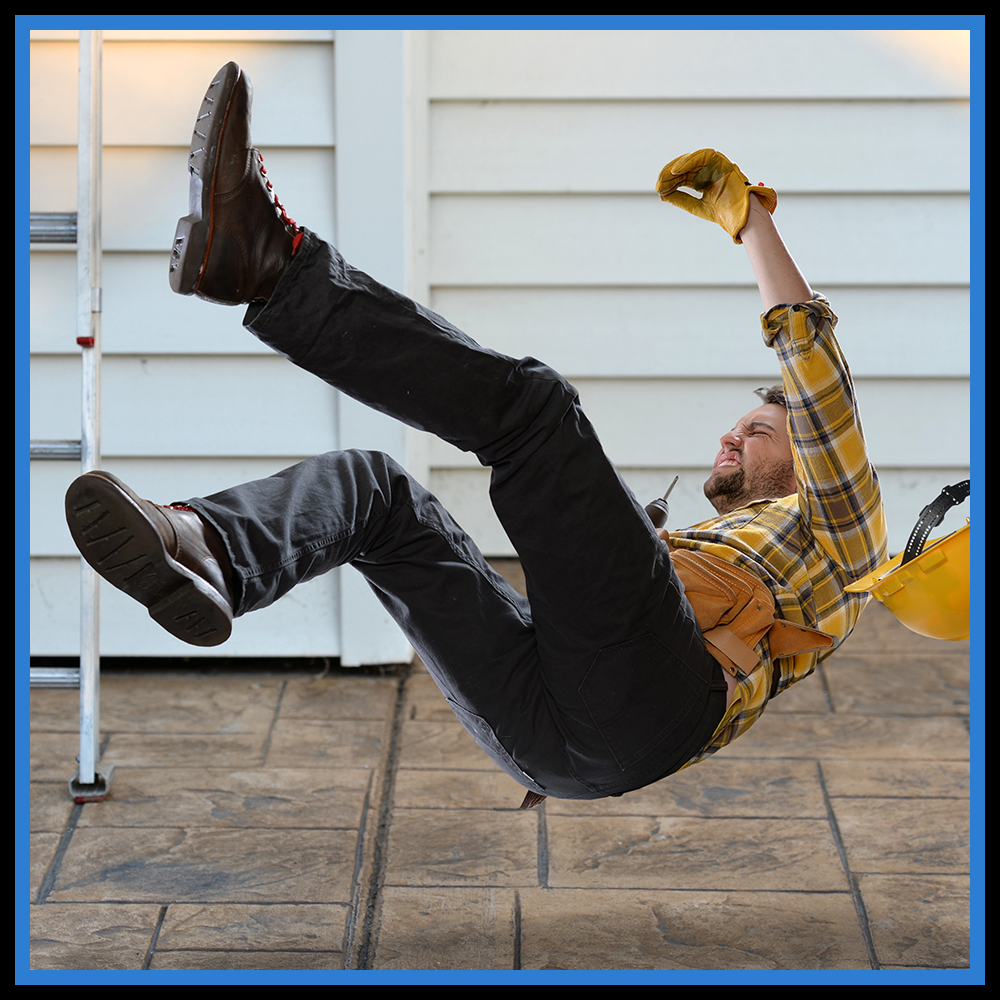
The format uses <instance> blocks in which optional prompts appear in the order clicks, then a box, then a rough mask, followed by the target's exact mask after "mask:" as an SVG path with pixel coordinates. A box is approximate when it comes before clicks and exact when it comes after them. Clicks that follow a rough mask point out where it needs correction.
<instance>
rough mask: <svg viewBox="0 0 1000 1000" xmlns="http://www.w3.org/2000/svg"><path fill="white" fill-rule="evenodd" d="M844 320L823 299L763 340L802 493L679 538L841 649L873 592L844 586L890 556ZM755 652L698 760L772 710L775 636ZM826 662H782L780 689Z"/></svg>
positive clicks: (768, 324) (796, 308) (779, 320)
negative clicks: (757, 586)
mask: <svg viewBox="0 0 1000 1000" xmlns="http://www.w3.org/2000/svg"><path fill="white" fill-rule="evenodd" d="M836 324H837V317H836V316H835V315H834V313H833V310H832V309H831V308H830V303H829V302H828V301H827V299H826V298H825V297H823V296H822V295H817V296H816V297H815V298H814V299H812V300H811V301H810V302H803V303H799V304H797V305H791V306H789V305H779V306H775V307H774V308H773V309H771V310H769V311H768V312H767V313H766V314H765V315H764V316H762V317H761V325H762V327H763V332H764V342H765V343H766V344H768V345H769V346H771V347H773V348H774V349H775V350H776V351H777V354H778V358H779V359H780V362H781V371H782V381H783V383H784V389H785V398H786V401H787V403H788V432H789V437H790V438H791V442H792V452H793V456H794V459H795V479H796V482H797V484H798V492H797V494H795V495H794V496H789V497H784V498H781V499H774V500H765V499H762V500H758V501H755V502H753V503H751V504H749V505H748V506H746V507H742V508H740V509H739V510H734V511H732V512H731V513H729V514H725V515H723V516H722V517H716V518H712V520H710V521H703V522H702V523H701V524H696V525H694V526H693V527H691V528H687V529H684V530H682V531H678V532H674V531H671V532H670V545H671V546H672V547H674V548H688V549H698V550H701V551H703V552H707V553H710V554H711V555H714V556H717V557H719V558H720V559H724V560H726V561H727V562H730V563H732V564H733V565H735V566H738V567H740V568H741V569H744V570H746V571H748V572H750V573H753V574H756V575H757V576H759V577H760V578H761V579H763V581H764V582H765V583H766V584H767V586H768V589H769V590H770V591H771V593H772V594H773V595H774V600H775V613H776V614H777V615H778V616H779V617H781V618H785V619H787V620H788V621H792V622H795V623H797V624H799V625H807V626H809V627H810V628H815V629H819V630H820V631H822V632H827V633H829V634H830V635H832V636H833V637H834V647H833V648H836V647H837V646H838V645H840V643H842V642H843V641H844V640H845V639H846V638H847V637H848V635H850V633H851V630H852V629H853V628H854V626H855V624H856V623H857V620H858V617H859V615H860V614H861V612H862V610H863V609H864V606H865V604H866V603H867V601H868V595H867V594H845V593H844V587H845V586H847V584H849V583H851V582H852V581H854V580H856V579H858V578H859V577H862V576H864V575H866V574H867V573H870V572H871V571H872V570H873V569H875V568H876V567H877V566H878V565H880V564H881V563H882V562H884V561H885V558H886V529H885V517H884V515H883V510H882V498H881V494H880V491H879V485H878V477H877V475H876V474H875V470H874V469H873V468H872V467H871V464H870V463H869V461H868V453H867V450H866V448H865V440H864V435H863V434H862V430H861V420H860V418H859V416H858V411H857V405H856V401H855V398H854V385H853V383H852V382H851V374H850V371H849V370H848V367H847V362H846V361H845V360H844V357H843V355H842V354H841V351H840V347H839V345H838V344H837V341H836V340H835V339H834V336H833V330H834V327H835V326H836ZM756 652H757V653H758V655H759V656H760V659H761V665H760V666H759V667H758V668H756V669H754V670H753V671H751V673H750V674H748V675H746V676H743V677H742V678H740V680H739V683H738V685H737V689H736V692H735V694H734V697H733V700H732V703H731V704H730V706H729V708H728V710H727V711H726V714H725V715H724V716H723V718H722V722H721V723H720V724H719V727H718V728H717V729H716V731H715V733H714V735H713V737H712V740H711V742H710V743H709V745H708V746H707V747H705V748H704V749H703V750H702V751H701V752H700V753H698V754H696V755H695V757H693V758H692V759H691V760H690V761H688V764H694V763H696V762H697V761H699V760H702V759H703V758H704V757H706V756H708V755H709V754H712V753H715V751H716V750H718V749H719V748H720V747H724V746H725V745H726V744H727V743H730V742H732V741H733V740H734V739H736V737H737V736H739V735H741V734H742V733H744V732H745V731H746V730H747V729H749V728H750V726H752V725H753V723H754V722H756V721H757V719H758V718H759V716H760V714H761V712H763V711H764V707H765V705H766V704H767V702H768V699H769V698H770V697H771V680H772V676H773V670H774V664H773V663H772V660H771V656H770V652H769V650H768V646H767V638H766V636H765V638H764V640H763V641H762V642H761V643H760V644H759V645H758V646H757V647H756ZM830 652H832V650H827V651H826V652H825V653H824V654H823V655H824V656H825V655H829V653H830ZM819 659H820V656H819V654H817V653H800V654H799V655H797V656H794V657H786V658H784V659H782V660H781V661H780V663H779V664H778V666H779V667H780V670H781V678H780V681H779V684H778V689H777V690H778V691H779V692H780V691H783V690H784V689H785V688H787V687H788V686H789V685H791V684H794V683H795V682H796V681H799V680H801V679H802V678H803V677H805V676H807V675H808V674H811V673H812V672H813V670H814V669H815V666H816V663H817V662H818V661H819ZM685 766H687V765H685Z"/></svg>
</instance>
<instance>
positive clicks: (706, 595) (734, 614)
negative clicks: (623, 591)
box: [670, 548, 833, 694]
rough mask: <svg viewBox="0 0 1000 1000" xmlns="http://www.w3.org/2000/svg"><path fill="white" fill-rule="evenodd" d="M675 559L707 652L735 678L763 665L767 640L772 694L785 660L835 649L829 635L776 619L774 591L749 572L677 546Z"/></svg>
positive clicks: (674, 552)
mask: <svg viewBox="0 0 1000 1000" xmlns="http://www.w3.org/2000/svg"><path fill="white" fill-rule="evenodd" d="M670 559H671V562H672V563H673V566H674V570H675V571H676V573H677V575H678V576H679V577H680V580H681V583H683V584H684V590H685V593H686V594H687V599H688V601H689V602H690V603H691V607H692V608H693V609H694V614H695V618H697V620H698V625H699V627H700V628H701V631H702V635H703V637H704V639H705V648H706V649H707V650H708V652H709V653H710V654H711V655H712V656H713V657H714V658H715V659H716V660H717V661H718V662H719V664H720V665H721V667H722V669H723V670H725V671H726V672H727V673H728V674H731V675H732V676H733V677H736V678H737V679H738V678H740V677H743V676H746V675H747V674H749V673H750V672H751V671H752V670H755V669H756V668H757V667H759V666H760V662H761V661H760V657H759V656H758V655H757V652H756V646H757V645H758V644H759V643H760V642H761V640H762V639H763V638H764V636H767V637H768V644H769V647H770V651H771V662H772V665H773V676H772V681H771V692H772V694H775V693H777V691H778V688H779V682H780V679H781V669H780V667H779V666H778V662H777V661H778V660H779V659H780V658H781V657H786V656H794V655H795V654H796V653H804V652H807V651H810V650H816V649H829V648H830V647H831V646H832V645H833V638H832V637H831V636H829V635H827V634H826V633H825V632H820V631H818V630H817V629H812V628H807V627H806V626H804V625H796V624H795V623H794V622H789V621H786V620H785V619H783V618H777V617H776V616H775V611H774V597H773V596H772V594H771V592H770V590H768V589H767V587H766V586H765V584H764V582H763V581H762V580H760V579H759V578H758V577H756V576H754V575H753V574H751V573H747V572H746V570H742V569H739V568H738V567H736V566H734V565H732V563H728V562H726V561H725V560H723V559H719V558H718V557H716V556H711V555H708V554H707V553H705V552H698V551H695V550H692V549H673V548H672V549H671V550H670Z"/></svg>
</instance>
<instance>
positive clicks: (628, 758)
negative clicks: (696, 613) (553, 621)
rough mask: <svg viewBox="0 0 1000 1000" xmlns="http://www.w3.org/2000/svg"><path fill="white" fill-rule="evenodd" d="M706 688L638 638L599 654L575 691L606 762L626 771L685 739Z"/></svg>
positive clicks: (655, 644)
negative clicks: (606, 755)
mask: <svg viewBox="0 0 1000 1000" xmlns="http://www.w3.org/2000/svg"><path fill="white" fill-rule="evenodd" d="M708 689H709V681H708V680H707V678H706V677H705V676H704V674H703V673H702V672H701V671H699V670H696V669H692V668H691V667H689V666H688V665H687V664H686V663H685V662H684V661H683V660H682V659H680V658H679V657H678V656H676V655H675V654H674V653H672V652H671V651H670V650H669V649H668V648H667V647H666V646H665V645H663V643H662V642H660V640H659V639H657V638H656V637H655V636H652V635H643V636H639V637H638V638H636V639H630V640H629V641H628V642H623V643H619V644H618V645H616V646H608V647H606V648H605V649H602V650H601V651H600V652H599V653H598V654H597V656H596V657H595V658H594V662H593V663H592V664H591V666H590V669H589V670H588V671H587V674H586V676H585V677H584V679H583V682H582V683H581V685H580V689H579V690H580V697H581V699H582V701H583V703H584V705H585V706H586V708H587V711H588V712H589V713H590V717H591V719H592V720H593V723H594V726H595V727H596V728H597V730H598V732H599V733H600V734H601V737H602V738H603V739H604V742H605V744H606V745H607V748H608V751H609V752H610V754H611V756H612V758H613V759H614V761H615V763H616V764H617V765H618V767H619V768H621V770H622V771H627V770H628V769H629V768H631V767H634V766H635V765H636V764H637V763H638V762H639V761H640V760H642V758H643V757H646V756H647V755H648V754H650V753H652V752H653V751H654V750H656V749H657V748H658V747H662V746H663V744H665V743H667V742H668V741H670V742H671V743H674V742H676V741H677V739H683V738H685V736H686V735H687V731H688V729H689V728H690V726H691V723H692V719H693V718H694V719H696V718H698V716H697V715H695V716H693V717H692V715H691V713H692V712H693V711H697V710H699V709H700V707H701V705H702V703H703V702H704V700H705V698H706V697H707V695H708ZM664 749H667V748H666V747H664Z"/></svg>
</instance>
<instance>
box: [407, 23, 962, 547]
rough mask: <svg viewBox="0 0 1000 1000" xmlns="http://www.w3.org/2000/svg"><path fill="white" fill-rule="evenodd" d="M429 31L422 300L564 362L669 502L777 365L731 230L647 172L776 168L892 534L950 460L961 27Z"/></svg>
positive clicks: (615, 444) (475, 528)
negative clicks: (837, 348)
mask: <svg viewBox="0 0 1000 1000" xmlns="http://www.w3.org/2000/svg"><path fill="white" fill-rule="evenodd" d="M427 51H428V69H427V75H428V79H429V81H430V82H429V85H428V89H429V102H430V108H429V116H428V117H429V123H430V124H429V139H428V147H429V157H430V166H429V211H428V219H429V222H428V231H429V236H428V239H427V244H428V258H429V264H428V284H429V288H428V295H429V298H430V300H431V302H432V305H433V307H434V308H435V309H436V310H437V311H439V312H441V313H443V314H444V315H446V316H448V317H449V318H450V319H452V320H453V321H455V322H456V323H458V325H459V326H462V327H463V329H465V330H466V331H467V332H469V333H470V334H471V335H472V336H473V337H475V338H476V339H479V340H481V341H482V342H483V343H486V344H488V345H490V346H492V347H496V348H498V349H500V350H503V351H505V352H507V353H510V354H512V355H514V356H518V357H520V356H522V355H526V354H531V355H534V356H536V357H539V358H541V359H542V360H544V361H546V362H548V363H549V364H551V365H553V366H554V367H555V368H557V369H559V370H560V371H562V372H563V373H564V374H565V375H566V376H567V377H568V378H569V379H570V380H571V381H572V382H573V383H574V384H575V385H576V386H577V387H578V388H579V389H580V393H581V398H582V400H583V403H584V405H585V407H586V409H587V411H588V413H589V415H590V416H591V419H592V420H593V422H594V424H595V426H596V427H597V429H598V431H599V433H600V435H601V438H602V441H603V442H604V445H605V448H606V450H607V451H608V453H609V455H610V456H611V458H612V459H613V460H614V461H615V463H616V464H617V465H618V466H619V468H620V469H621V470H622V472H623V474H624V475H625V478H626V479H627V481H628V482H629V483H630V485H631V486H632V487H633V489H634V490H635V492H636V493H637V495H638V496H639V497H640V498H641V499H643V501H645V500H647V499H652V498H653V497H654V496H656V495H658V494H659V493H660V492H662V490H663V488H664V487H665V485H666V484H667V483H668V482H669V481H670V479H671V478H673V476H674V475H675V474H679V475H680V477H681V479H680V483H679V484H678V487H677V488H676V490H675V491H674V494H673V495H672V497H671V507H672V511H673V513H672V518H671V523H673V524H676V525H681V524H689V523H693V522H695V521H698V520H701V519H703V518H705V517H706V516H709V515H710V514H711V509H710V508H709V507H708V505H707V503H706V501H705V499H704V497H703V495H702V493H701V484H702V483H703V482H704V480H705V478H706V476H707V474H708V470H709V467H710V463H711V460H712V458H713V457H714V455H715V452H716V450H717V448H718V437H719V435H720V434H721V433H722V432H723V431H725V430H726V429H727V428H729V427H730V426H732V424H733V422H734V421H735V420H736V419H737V418H738V417H739V416H740V415H741V414H743V413H744V412H746V411H747V410H749V409H751V408H752V407H753V406H754V405H755V404H756V400H755V397H754V396H752V395H751V391H752V389H753V388H755V387H756V386H759V385H762V384H769V383H771V382H774V381H777V380H778V367H777V364H776V363H775V360H774V357H773V354H772V353H771V352H770V351H769V350H767V349H766V348H764V347H763V346H762V343H761V340H760V333H759V323H758V319H757V317H758V315H759V310H760V299H759V297H758V294H757V291H756V286H755V285H754V282H753V275H752V272H751V269H750V267H749V264H748V262H747V260H746V257H745V254H744V252H743V251H742V250H741V248H739V247H736V246H734V245H732V244H731V243H730V242H729V240H728V239H727V237H726V236H725V235H724V234H723V233H722V232H721V231H720V230H718V229H717V228H715V227H713V226H707V225H705V224H704V223H701V222H700V221H698V220H696V219H694V218H692V217H689V216H687V215H685V214H684V213H681V212H678V211H676V210H675V209H673V208H671V207H669V206H666V205H663V204H662V203H660V201H659V199H658V198H657V196H656V194H655V193H654V191H653V188H654V184H655V181H656V177H657V174H658V172H659V170H660V167H661V166H662V165H663V164H664V163H665V162H666V161H667V160H669V159H671V158H673V157H674V156H676V155H679V154H680V153H683V152H687V151H690V150H693V149H697V148H700V147H703V146H715V147H717V148H720V149H722V150H723V151H724V152H726V153H728V154H729V155H730V156H732V157H733V158H734V159H736V160H737V161H738V162H739V163H740V164H741V165H742V166H743V167H744V169H745V170H746V171H747V173H748V174H749V175H750V178H751V180H752V181H754V182H756V181H764V182H765V183H766V184H768V185H772V186H774V187H775V188H776V189H777V191H778V192H779V207H778V212H777V215H776V219H777V221H778V224H779V227H780V229H781V231H782V233H783V235H784V237H785V240H786V242H787V243H788V245H789V247H790V248H791V249H792V252H793V253H794V254H795V256H796V258H797V259H798V261H799V263H800V264H801V266H802V269H803V271H804V273H805V274H806V276H807V278H808V279H809V280H810V282H811V283H812V284H813V286H814V287H815V288H817V289H819V290H821V291H823V292H824V293H825V294H827V295H828V296H829V298H830V299H831V301H832V302H833V305H834V308H835V309H836V311H837V312H838V314H839V316H840V320H841V322H840V327H839V329H838V335H839V338H840V340H841V343H842V345H843V347H844V349H845V352H846V354H847V357H848V359H849V360H850V362H851V366H852V371H853V374H854V377H855V380H856V383H857V388H858V395H859V398H860V402H861V407H862V413H863V415H864V422H865V428H866V433H867V437H868V441H869V447H870V451H871V455H872V458H873V460H874V462H875V464H876V466H877V468H878V469H879V471H880V474H881V478H882V482H883V486H884V491H885V496H886V505H887V510H888V517H889V524H890V547H891V548H892V549H893V550H899V549H901V548H902V547H903V545H905V541H906V538H907V535H908V533H909V530H910V528H912V526H913V523H914V521H915V519H916V516H917V514H918V513H919V510H920V508H921V507H922V506H923V505H924V504H925V503H927V502H929V501H930V500H931V499H932V498H933V497H934V496H936V495H937V493H938V491H939V490H940V488H941V487H942V486H944V485H945V484H946V483H952V482H956V481H958V480H959V479H963V478H965V477H967V476H968V463H969V433H968V420H969V415H968V414H969V398H968V396H969V351H968V332H969V180H968V178H969V44H968V35H967V33H964V32H906V31H901V32H885V31H878V32H854V31H844V32H828V31H815V32H812V31H801V32H797V31H780V32H768V31H760V32H744V31H733V32H713V31H703V32H702V31H665V32H629V31H621V32H599V31H593V32H591V31H584V32H546V31H539V32H517V31H511V32H461V31H454V32H448V31H442V32H433V33H431V35H430V38H429V39H428V41H427ZM431 462H432V467H433V473H432V487H433V489H434V490H435V492H436V493H438V495H439V496H441V497H442V498H443V499H444V500H445V501H446V502H447V503H448V504H449V506H451V507H452V509H453V510H454V512H455V513H456V516H458V518H459V520H460V521H461V522H462V523H463V524H464V525H465V526H466V527H467V528H468V529H469V530H470V531H471V533H472V534H473V535H475V536H476V537H477V538H478V539H479V540H480V542H481V544H482V546H483V548H484V549H485V550H486V551H488V552H490V553H491V554H497V555H500V554H512V550H511V549H510V545H509V542H507V540H506V538H505V536H504V534H503V531H502V529H501V528H500V526H499V524H498V523H497V522H496V520H495V518H494V517H493V515H492V512H491V511H490V509H489V507H488V505H487V504H486V502H485V500H484V497H485V491H486V478H487V475H488V474H487V473H486V472H485V471H483V470H480V469H479V468H478V466H477V465H476V463H475V461H474V460H470V459H469V457H468V456H464V455H461V454H460V453H458V452H457V451H455V450H454V449H453V448H451V447H450V446H448V445H445V444H442V443H440V442H435V443H434V444H433V446H432V449H431ZM967 512H968V505H967V504H966V505H964V506H963V508H961V509H959V510H957V511H954V512H953V513H952V515H950V516H949V522H948V523H949V524H951V523H955V524H957V523H964V516H965V515H966V514H967ZM587 530H599V526H587V525H581V531H587Z"/></svg>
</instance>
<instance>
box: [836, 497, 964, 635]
mask: <svg viewBox="0 0 1000 1000" xmlns="http://www.w3.org/2000/svg"><path fill="white" fill-rule="evenodd" d="M968 495H969V481H968V480H966V481H965V482H962V483H957V484H956V485H954V486H946V487H945V488H944V489H943V490H942V491H941V494H940V496H938V498H937V499H936V500H935V501H934V502H933V503H930V504H928V505H927V506H926V507H925V508H924V509H923V510H922V511H921V512H920V519H919V520H918V521H917V524H916V527H915V528H914V529H913V532H912V533H911V535H910V540H909V542H907V545H906V549H905V550H904V551H903V552H900V554H899V555H898V556H896V557H895V558H893V559H890V560H889V561H888V562H887V563H883V564H882V565H881V566H879V567H878V569H876V570H875V571H874V572H873V573H870V574H869V575H868V576H866V577H865V578H864V579H862V580H858V581H857V582H856V583H853V584H851V586H849V587H845V588H844V589H845V590H846V591H847V592H848V593H853V594H858V593H864V592H865V591H870V592H871V594H872V596H873V597H874V598H875V599H876V600H878V601H881V602H882V603H883V604H884V605H885V606H886V607H887V608H888V609H889V610H890V611H891V612H892V613H893V615H895V616H896V618H897V619H898V620H899V621H900V622H902V624H903V625H905V626H906V627H907V628H908V629H909V630H910V631H911V632H917V633H919V634H920V635H927V636H930V637H931V638H934V639H950V640H958V639H968V638H969V599H970V583H969V573H970V564H971V549H972V546H971V542H970V524H969V523H968V522H966V525H965V527H964V528H959V529H958V531H953V532H952V533H951V534H950V535H945V536H944V537H943V538H937V539H934V540H932V541H927V536H928V534H930V530H931V528H933V527H934V526H935V525H938V524H940V523H941V521H942V519H943V518H944V514H945V511H947V510H948V508H949V507H952V506H954V505H955V504H957V503H961V502H962V501H963V500H964V499H965V498H966V497H967V496H968Z"/></svg>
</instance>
